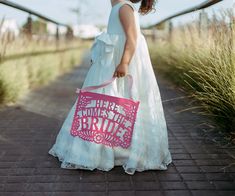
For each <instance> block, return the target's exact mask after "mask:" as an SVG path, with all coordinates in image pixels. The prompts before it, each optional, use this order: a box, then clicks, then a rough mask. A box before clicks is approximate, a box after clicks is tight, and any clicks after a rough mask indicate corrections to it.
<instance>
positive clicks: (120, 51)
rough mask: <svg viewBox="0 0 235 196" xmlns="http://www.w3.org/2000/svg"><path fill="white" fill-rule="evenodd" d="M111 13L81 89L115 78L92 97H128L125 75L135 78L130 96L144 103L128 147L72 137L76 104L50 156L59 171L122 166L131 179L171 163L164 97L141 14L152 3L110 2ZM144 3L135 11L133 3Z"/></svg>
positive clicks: (133, 0) (143, 0)
mask: <svg viewBox="0 0 235 196" xmlns="http://www.w3.org/2000/svg"><path fill="white" fill-rule="evenodd" d="M110 1H111V5H112V9H111V13H110V16H109V21H108V27H107V32H102V33H101V34H100V35H98V36H97V37H96V38H95V40H94V43H93V45H92V47H91V62H92V64H91V67H90V69H89V71H88V73H87V76H86V78H85V81H84V83H83V86H82V88H84V87H86V86H94V85H98V84H101V83H103V82H104V81H107V80H110V78H112V77H113V76H114V77H117V78H116V80H114V82H112V83H111V84H109V85H108V86H106V87H103V88H100V89H96V90H94V91H93V92H97V93H103V94H107V95H111V96H116V97H128V90H127V89H128V88H127V77H125V76H126V75H127V74H130V75H131V76H132V78H133V87H132V97H133V99H134V100H138V101H140V105H139V110H138V113H137V117H136V122H135V126H134V130H133V135H132V140H131V145H130V146H129V147H128V148H121V147H109V146H106V145H103V144H97V143H94V142H89V141H86V140H83V139H81V138H79V137H73V136H72V135H71V134H70V128H71V125H72V121H73V115H74V112H75V105H76V102H77V100H76V102H75V103H74V105H73V107H72V109H71V110H70V112H69V114H68V116H67V118H66V119H65V121H64V123H63V125H62V127H61V130H60V132H59V134H58V135H57V138H56V142H55V144H54V145H53V147H52V148H51V149H50V150H49V152H48V153H49V154H51V155H53V156H55V157H58V159H59V161H61V162H62V163H61V168H66V169H87V170H94V169H99V170H102V171H109V170H111V169H112V168H113V167H114V166H116V165H120V166H122V167H123V169H124V171H125V172H126V173H127V174H134V173H135V171H139V172H141V171H144V170H166V169H167V165H168V164H169V163H171V162H172V158H171V154H170V152H169V149H168V134H167V126H166V121H165V117H164V112H163V107H162V101H161V96H160V92H159V88H158V84H157V81H156V78H155V75H154V72H153V68H152V64H151V61H150V56H149V52H148V47H147V44H146V40H145V37H144V36H143V34H142V33H141V30H140V25H139V15H138V12H140V13H141V14H146V13H148V12H149V11H151V10H152V9H153V8H154V5H155V1H154V0H130V1H129V0H110ZM139 2H140V3H141V4H140V8H139V9H138V10H137V9H136V7H135V6H134V3H139Z"/></svg>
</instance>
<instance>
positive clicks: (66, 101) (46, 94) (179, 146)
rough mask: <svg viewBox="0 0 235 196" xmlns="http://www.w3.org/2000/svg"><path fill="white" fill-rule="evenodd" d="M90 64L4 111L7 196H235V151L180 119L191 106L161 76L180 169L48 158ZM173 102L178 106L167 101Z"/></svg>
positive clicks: (2, 161)
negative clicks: (63, 164) (79, 165)
mask: <svg viewBox="0 0 235 196" xmlns="http://www.w3.org/2000/svg"><path fill="white" fill-rule="evenodd" d="M87 62H88V56H87V57H86V58H84V62H83V63H82V65H81V66H78V67H77V68H76V69H75V70H74V71H73V72H72V73H68V74H65V75H63V76H62V77H59V78H58V79H57V80H56V81H54V82H53V83H51V84H50V85H49V86H46V87H43V88H38V89H35V90H34V91H32V92H30V93H29V94H28V95H27V96H26V97H24V98H22V99H21V100H19V102H18V103H17V105H16V106H11V107H4V108H2V109H1V111H0V195H1V196H8V195H16V196H21V195H26V196H27V195H32V196H38V195H49V196H73V195H76V196H83V195H85V196H99V195H100V196H105V195H110V196H118V195H125V196H132V195H136V196H141V195H144V196H153V195H154V196H158V195H159V196H163V195H164V196H171V195H177V196H187V195H190V196H197V195H200V196H204V195H205V196H217V195H220V196H232V195H233V196H234V195H235V165H233V166H232V167H227V168H225V169H223V168H224V167H226V166H228V164H229V163H231V162H235V160H234V158H232V154H233V155H234V154H235V147H233V148H229V147H221V146H216V144H215V143H214V142H212V141H211V140H208V139H207V137H205V136H204V134H203V133H204V131H203V129H206V128H207V127H205V126H201V125H200V124H202V123H203V118H201V117H199V116H197V115H196V114H193V113H191V112H190V111H187V112H177V111H179V110H182V109H185V107H186V105H187V103H188V102H190V100H189V99H177V100H174V101H172V100H171V99H174V98H176V97H181V96H184V94H183V93H182V92H181V91H180V90H179V89H177V88H175V87H174V86H173V85H172V84H170V83H169V82H167V81H166V80H164V79H163V78H161V77H160V76H158V75H157V80H158V83H159V86H160V90H161V94H162V99H163V100H164V102H163V104H164V110H165V116H166V120H167V124H168V131H169V133H168V134H169V145H170V151H171V153H172V156H173V163H171V164H170V165H169V168H168V170H167V171H159V170H158V171H157V170H152V171H145V172H136V173H135V175H133V176H130V175H128V174H126V173H124V170H123V169H122V167H121V166H116V167H115V168H114V169H112V170H111V171H109V172H102V171H99V170H94V171H87V170H66V169H62V168H60V163H59V162H58V160H57V159H56V158H54V157H52V156H51V155H49V154H48V150H49V148H50V147H51V146H52V144H53V142H54V141H55V137H56V135H57V133H58V131H59V128H60V127H61V125H62V123H63V119H64V118H65V117H66V114H67V112H68V111H69V110H70V107H72V105H73V102H74V101H75V99H76V94H75V93H74V89H75V88H76V87H80V86H81V84H82V82H83V80H84V77H85V74H86V72H87V70H88V66H89V65H88V64H87ZM166 100H171V101H166Z"/></svg>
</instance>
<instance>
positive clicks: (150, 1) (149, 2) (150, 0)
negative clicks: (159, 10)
mask: <svg viewBox="0 0 235 196" xmlns="http://www.w3.org/2000/svg"><path fill="white" fill-rule="evenodd" d="M130 1H131V2H132V3H139V2H141V4H140V8H139V13H141V14H142V15H145V14H148V13H149V12H151V11H152V10H156V9H155V7H154V6H155V4H156V0H130Z"/></svg>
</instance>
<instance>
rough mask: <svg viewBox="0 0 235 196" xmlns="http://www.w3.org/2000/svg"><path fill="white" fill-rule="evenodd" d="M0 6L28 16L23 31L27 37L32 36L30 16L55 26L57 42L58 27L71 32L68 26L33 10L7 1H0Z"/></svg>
mask: <svg viewBox="0 0 235 196" xmlns="http://www.w3.org/2000/svg"><path fill="white" fill-rule="evenodd" d="M0 4H3V5H6V6H9V7H12V8H14V9H17V10H21V11H23V12H26V13H28V14H29V17H28V19H27V24H26V29H25V30H26V33H27V34H28V35H29V36H31V35H32V18H31V15H34V16H37V17H39V18H41V19H43V20H45V21H47V22H51V23H53V24H55V25H56V35H55V36H56V39H57V40H58V39H59V26H64V27H67V31H68V32H69V31H71V28H70V27H69V26H68V25H66V24H63V23H60V22H58V21H56V20H53V19H51V18H49V17H47V16H44V15H42V14H40V13H38V12H36V11H34V10H31V9H29V8H26V7H24V6H21V5H19V4H16V3H13V2H10V1H8V0H0Z"/></svg>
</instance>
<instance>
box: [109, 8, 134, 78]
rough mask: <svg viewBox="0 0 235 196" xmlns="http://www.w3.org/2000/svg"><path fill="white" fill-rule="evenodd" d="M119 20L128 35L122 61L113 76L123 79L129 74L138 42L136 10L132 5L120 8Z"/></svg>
mask: <svg viewBox="0 0 235 196" xmlns="http://www.w3.org/2000/svg"><path fill="white" fill-rule="evenodd" d="M119 18H120V21H121V23H122V26H123V29H124V31H125V34H126V42H125V47H124V52H123V55H122V59H121V61H120V64H119V65H118V66H117V68H116V70H115V72H114V74H113V75H114V76H117V77H123V76H125V75H126V74H127V72H128V65H129V63H130V61H131V59H132V56H133V54H134V52H135V48H136V41H137V29H136V24H135V16H134V10H133V8H132V7H130V5H128V4H125V5H123V6H122V7H121V8H120V10H119Z"/></svg>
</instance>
